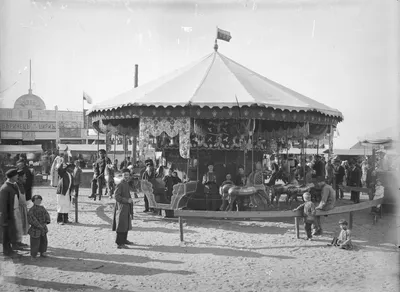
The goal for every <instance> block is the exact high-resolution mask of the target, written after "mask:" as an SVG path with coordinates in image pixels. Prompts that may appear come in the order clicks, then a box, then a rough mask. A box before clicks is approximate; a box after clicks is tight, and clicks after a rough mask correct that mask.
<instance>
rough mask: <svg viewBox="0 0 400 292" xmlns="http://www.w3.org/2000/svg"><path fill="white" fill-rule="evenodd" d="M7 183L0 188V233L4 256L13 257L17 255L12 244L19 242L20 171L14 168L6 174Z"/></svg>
mask: <svg viewBox="0 0 400 292" xmlns="http://www.w3.org/2000/svg"><path fill="white" fill-rule="evenodd" d="M6 176H7V181H6V182H5V183H4V184H3V185H2V186H1V188H0V231H1V234H0V235H1V239H2V244H3V255H4V256H7V257H12V256H14V255H15V254H16V253H15V251H13V249H12V247H11V243H15V242H16V241H17V232H18V231H17V218H15V213H14V209H15V207H16V206H15V198H16V196H17V195H18V187H17V185H16V183H17V181H18V171H17V169H15V168H13V169H10V170H8V171H7V172H6Z"/></svg>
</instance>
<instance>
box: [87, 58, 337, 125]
mask: <svg viewBox="0 0 400 292" xmlns="http://www.w3.org/2000/svg"><path fill="white" fill-rule="evenodd" d="M238 105H239V106H241V107H242V106H261V107H270V108H273V109H281V110H289V111H292V110H296V111H300V110H303V111H317V112H319V113H322V114H326V115H330V116H335V117H339V118H340V119H342V118H343V116H342V113H341V112H340V111H338V110H336V109H333V108H330V107H328V106H326V105H324V104H322V103H320V102H317V101H315V100H313V99H311V98H308V97H306V96H304V95H302V94H300V93H297V92H295V91H293V90H291V89H289V88H286V87H284V86H282V85H280V84H278V83H276V82H274V81H271V80H269V79H267V78H265V77H263V76H261V75H260V74H258V73H255V72H253V71H251V70H250V69H248V68H246V67H244V66H242V65H240V64H238V63H236V62H235V61H233V60H231V59H229V58H228V57H226V56H224V55H222V54H220V53H219V52H217V51H215V52H213V53H212V54H209V55H208V56H206V57H204V58H202V59H201V60H199V61H198V62H195V63H193V64H191V65H188V66H186V67H184V68H182V69H179V70H176V71H174V72H173V73H171V74H170V75H166V76H164V77H161V78H159V79H157V80H155V81H152V82H149V83H147V84H144V85H141V86H139V87H137V88H133V89H131V90H129V91H128V92H125V93H123V94H121V95H118V96H117V97H114V98H112V99H108V100H106V101H104V102H101V103H99V104H96V105H94V106H93V108H92V110H91V112H96V111H104V110H113V109H117V108H122V107H127V106H156V107H167V106H172V107H177V106H182V107H185V106H199V107H219V108H223V107H228V108H231V107H234V106H238Z"/></svg>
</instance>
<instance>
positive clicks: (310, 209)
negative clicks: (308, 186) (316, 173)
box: [293, 192, 316, 240]
mask: <svg viewBox="0 0 400 292" xmlns="http://www.w3.org/2000/svg"><path fill="white" fill-rule="evenodd" d="M303 199H304V202H305V203H303V204H301V205H300V206H298V207H297V208H296V209H294V210H293V212H296V211H299V210H301V211H302V212H303V218H304V230H305V231H306V233H307V240H312V233H311V226H312V224H313V223H314V220H315V213H316V211H315V205H314V203H313V202H311V194H310V193H309V192H306V193H304V194H303Z"/></svg>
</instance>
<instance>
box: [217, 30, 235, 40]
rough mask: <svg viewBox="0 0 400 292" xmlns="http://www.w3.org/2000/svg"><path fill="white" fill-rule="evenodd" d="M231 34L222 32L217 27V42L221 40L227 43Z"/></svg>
mask: <svg viewBox="0 0 400 292" xmlns="http://www.w3.org/2000/svg"><path fill="white" fill-rule="evenodd" d="M231 38H232V37H231V33H230V32H229V31H226V30H222V29H220V28H218V27H217V40H223V41H226V42H229V41H230V40H231Z"/></svg>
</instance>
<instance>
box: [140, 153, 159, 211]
mask: <svg viewBox="0 0 400 292" xmlns="http://www.w3.org/2000/svg"><path fill="white" fill-rule="evenodd" d="M144 163H145V164H146V170H145V171H144V173H143V176H142V180H147V181H149V180H150V179H154V178H156V172H155V170H154V163H153V161H152V160H151V159H147V160H146V161H145V162H144ZM149 211H152V212H153V211H154V209H151V210H149V200H148V199H147V196H146V195H144V211H143V212H145V213H147V212H149Z"/></svg>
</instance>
